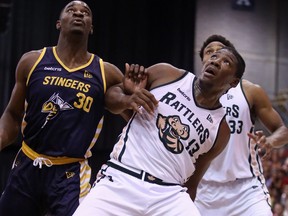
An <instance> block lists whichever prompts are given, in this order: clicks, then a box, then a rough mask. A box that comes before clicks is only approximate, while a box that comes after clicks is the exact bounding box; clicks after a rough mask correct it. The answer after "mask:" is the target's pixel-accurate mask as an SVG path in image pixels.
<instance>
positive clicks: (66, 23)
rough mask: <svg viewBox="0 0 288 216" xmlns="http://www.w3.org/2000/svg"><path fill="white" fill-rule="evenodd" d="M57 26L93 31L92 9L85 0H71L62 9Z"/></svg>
mask: <svg viewBox="0 0 288 216" xmlns="http://www.w3.org/2000/svg"><path fill="white" fill-rule="evenodd" d="M56 28H57V29H58V30H61V29H62V28H65V29H66V30H74V31H75V32H77V31H78V32H83V30H85V31H86V32H88V33H90V34H92V33H93V25H92V11H91V9H90V7H89V6H88V5H87V4H86V3H85V2H84V1H78V0H75V1H71V2H69V3H68V4H67V5H66V6H65V7H64V8H63V9H62V11H61V13H60V16H59V20H57V22H56Z"/></svg>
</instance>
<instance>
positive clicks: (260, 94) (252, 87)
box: [243, 80, 288, 148]
mask: <svg viewBox="0 0 288 216" xmlns="http://www.w3.org/2000/svg"><path fill="white" fill-rule="evenodd" d="M243 88H244V91H245V94H246V95H247V97H248V100H249V102H250V101H251V102H250V104H251V106H252V111H253V112H254V113H255V115H256V117H257V118H258V119H259V120H260V122H261V123H262V124H263V125H264V126H265V127H266V128H267V129H268V130H269V131H270V133H271V134H270V135H269V136H267V137H266V136H264V135H263V136H262V137H260V138H259V141H258V142H260V143H262V144H263V145H264V144H266V145H267V144H270V145H271V146H272V147H273V148H280V147H282V146H283V145H285V144H287V143H288V128H287V127H286V126H285V124H284V122H283V121H282V119H281V116H280V115H279V114H278V112H277V111H276V110H275V109H274V108H273V106H272V104H271V102H270V100H269V98H268V96H267V94H266V92H265V91H264V90H263V88H261V87H260V86H259V85H256V84H253V83H251V82H249V81H247V80H246V81H243Z"/></svg>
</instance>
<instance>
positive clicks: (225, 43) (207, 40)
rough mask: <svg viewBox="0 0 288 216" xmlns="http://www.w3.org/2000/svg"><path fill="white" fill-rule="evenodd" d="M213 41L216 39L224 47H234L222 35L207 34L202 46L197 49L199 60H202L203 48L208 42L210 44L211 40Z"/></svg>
mask: <svg viewBox="0 0 288 216" xmlns="http://www.w3.org/2000/svg"><path fill="white" fill-rule="evenodd" d="M215 41H218V42H220V43H222V44H224V46H226V47H232V48H233V49H235V47H234V45H233V44H232V43H231V42H230V41H229V40H227V39H226V38H225V37H224V36H222V35H217V34H214V35H211V36H209V37H208V38H207V39H206V40H205V41H204V42H203V44H202V47H201V49H200V51H199V56H200V58H201V60H203V56H204V53H203V52H204V49H205V48H206V47H207V46H208V44H210V43H211V42H215Z"/></svg>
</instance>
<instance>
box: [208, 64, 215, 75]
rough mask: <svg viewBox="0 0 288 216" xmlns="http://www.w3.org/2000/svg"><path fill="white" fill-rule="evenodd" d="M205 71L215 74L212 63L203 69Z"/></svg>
mask: <svg viewBox="0 0 288 216" xmlns="http://www.w3.org/2000/svg"><path fill="white" fill-rule="evenodd" d="M205 72H206V73H209V74H212V75H215V74H216V68H215V67H214V66H212V65H208V66H207V67H206V70H205Z"/></svg>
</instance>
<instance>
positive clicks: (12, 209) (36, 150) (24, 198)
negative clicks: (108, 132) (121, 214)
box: [0, 1, 133, 216]
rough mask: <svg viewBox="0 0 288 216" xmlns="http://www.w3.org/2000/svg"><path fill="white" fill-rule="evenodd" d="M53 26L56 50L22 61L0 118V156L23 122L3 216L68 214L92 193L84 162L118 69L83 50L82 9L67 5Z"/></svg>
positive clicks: (0, 206)
mask: <svg viewBox="0 0 288 216" xmlns="http://www.w3.org/2000/svg"><path fill="white" fill-rule="evenodd" d="M56 28H57V29H59V31H60V35H59V39H58V43H57V46H55V47H45V48H43V49H41V50H39V51H31V52H28V53H26V54H24V55H23V56H22V58H21V59H20V61H19V63H18V66H17V69H16V84H15V86H14V90H13V92H12V95H11V99H10V102H9V104H8V106H7V108H6V110H5V111H4V113H3V115H2V117H1V121H0V150H2V149H3V148H4V147H6V146H7V145H9V144H11V143H12V142H13V141H14V139H15V138H16V137H17V135H18V131H19V127H20V125H21V121H22V119H23V122H22V126H23V127H22V133H23V142H22V147H21V150H20V151H19V153H18V155H17V157H16V159H15V162H14V165H13V169H12V171H11V175H10V177H9V179H8V184H7V187H6V189H5V190H4V193H3V195H2V196H1V199H0V215H2V216H4V215H10V216H16V215H17V216H18V215H29V216H34V215H38V216H39V215H44V214H47V215H53V216H64V215H65V216H69V215H72V214H73V212H74V211H75V209H76V208H77V206H78V205H79V201H80V200H81V198H83V197H84V196H85V195H86V194H87V193H88V191H89V190H90V184H89V180H90V174H91V170H90V167H89V165H88V162H87V158H89V157H90V156H91V151H90V149H91V148H92V147H93V145H94V144H95V142H96V140H97V138H98V136H99V133H100V131H101V128H102V124H103V115H104V94H105V92H106V90H107V89H108V88H109V87H111V86H112V85H115V84H118V83H122V78H123V74H122V73H121V71H120V70H119V69H118V68H117V67H116V66H114V65H112V64H110V63H108V62H104V61H103V60H102V59H101V58H99V57H98V56H96V55H94V54H93V53H90V52H88V51H87V43H88V37H89V34H92V32H93V26H92V13H91V10H90V8H89V6H88V5H87V4H86V3H84V2H82V1H72V2H70V3H68V4H67V5H66V6H65V8H64V9H63V10H62V11H61V14H60V18H59V20H58V21H57V23H56ZM110 103H112V104H113V101H111V102H110ZM118 103H121V101H118ZM126 103H127V101H126ZM130 108H131V109H133V106H131V107H130ZM23 113H25V114H24V118H23Z"/></svg>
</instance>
